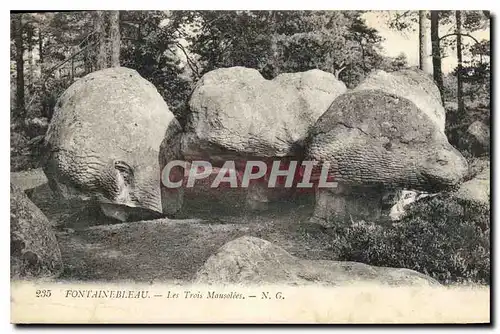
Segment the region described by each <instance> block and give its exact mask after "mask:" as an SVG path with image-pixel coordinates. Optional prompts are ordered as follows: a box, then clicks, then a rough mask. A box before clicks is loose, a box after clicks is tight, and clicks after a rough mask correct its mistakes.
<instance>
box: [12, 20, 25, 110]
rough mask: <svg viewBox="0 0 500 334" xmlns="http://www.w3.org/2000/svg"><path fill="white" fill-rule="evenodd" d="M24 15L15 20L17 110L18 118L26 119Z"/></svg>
mask: <svg viewBox="0 0 500 334" xmlns="http://www.w3.org/2000/svg"><path fill="white" fill-rule="evenodd" d="M22 20H23V14H18V15H17V16H16V17H15V18H14V44H15V47H16V108H17V110H18V116H19V117H20V118H23V117H24V113H25V105H24V59H23V54H24V47H23V30H24V29H23V21H22Z"/></svg>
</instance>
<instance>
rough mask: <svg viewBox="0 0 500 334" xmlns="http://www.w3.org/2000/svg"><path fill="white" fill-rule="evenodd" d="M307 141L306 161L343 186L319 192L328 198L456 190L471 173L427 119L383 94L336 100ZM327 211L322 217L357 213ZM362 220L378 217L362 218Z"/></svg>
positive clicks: (405, 102) (360, 92)
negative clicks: (397, 191)
mask: <svg viewBox="0 0 500 334" xmlns="http://www.w3.org/2000/svg"><path fill="white" fill-rule="evenodd" d="M309 142H310V144H309V146H308V149H307V152H306V160H314V161H318V162H319V165H322V164H324V163H328V164H329V165H330V175H331V176H332V178H333V179H334V180H335V181H337V182H338V184H339V185H340V186H341V187H339V188H338V189H335V188H333V189H319V192H326V193H327V196H342V197H345V196H346V194H349V193H354V194H355V193H363V192H365V191H369V192H372V193H377V192H378V193H379V194H380V196H382V194H383V193H384V191H386V189H415V190H422V191H427V192H437V191H440V190H445V189H450V188H453V187H456V186H457V185H458V184H459V183H460V182H461V181H462V179H463V177H464V176H465V174H466V173H467V161H466V160H465V158H464V157H463V156H462V155H461V154H460V153H459V152H458V151H457V150H456V149H455V148H454V147H453V146H451V145H450V144H449V143H448V140H447V138H446V136H445V134H444V133H443V132H442V131H440V130H439V127H438V125H437V124H436V122H435V121H433V120H432V119H431V118H430V117H429V116H428V114H426V113H424V112H422V110H421V109H420V108H418V107H417V106H416V105H415V104H414V103H412V102H411V101H410V100H408V99H406V98H403V97H400V96H397V95H394V94H389V93H387V92H385V91H383V90H357V91H352V92H348V93H345V94H343V95H342V96H340V97H338V98H337V99H335V101H334V103H332V105H331V106H330V108H329V109H328V111H327V112H325V114H323V116H321V117H320V119H319V120H318V121H317V123H316V125H315V126H314V128H313V130H312V131H311V137H310V140H309ZM318 196H320V195H319V194H318ZM356 200H357V201H358V202H359V203H357V206H363V205H365V206H367V207H369V206H371V203H369V202H371V201H372V200H371V199H370V200H369V201H363V199H362V198H357V199H356ZM362 201H363V203H361V202H362ZM342 207H346V206H345V205H343V206H342ZM326 209H327V210H326V212H324V211H325V210H322V211H323V213H322V215H324V214H327V215H328V216H329V215H339V216H350V215H352V217H356V216H357V214H358V213H359V212H356V211H353V212H348V211H346V210H340V211H338V209H340V208H335V207H332V208H331V209H329V208H326ZM318 211H321V210H318ZM360 218H364V219H374V218H377V216H376V215H375V216H369V217H366V216H363V215H362V213H361V217H360Z"/></svg>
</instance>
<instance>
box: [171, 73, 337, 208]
mask: <svg viewBox="0 0 500 334" xmlns="http://www.w3.org/2000/svg"><path fill="white" fill-rule="evenodd" d="M345 91H346V87H345V85H344V84H343V83H342V82H340V81H338V80H337V79H336V78H335V76H334V75H332V74H329V73H326V72H323V71H320V70H310V71H307V72H300V73H285V74H281V75H278V76H277V77H276V78H275V79H273V80H266V79H264V78H263V77H262V75H261V74H260V73H259V72H258V71H257V70H255V69H249V68H244V67H231V68H221V69H217V70H214V71H211V72H208V73H207V74H205V75H204V76H203V77H202V78H201V79H200V81H199V82H198V84H197V86H196V88H195V89H194V91H193V93H192V95H191V98H190V100H189V110H190V114H189V116H188V120H187V125H186V127H185V133H184V134H183V136H182V140H181V149H180V150H181V152H182V156H183V157H184V159H185V160H187V161H194V160H204V161H209V162H210V163H211V164H212V166H213V167H214V168H220V167H222V165H223V163H224V162H226V161H228V160H233V161H236V169H237V171H238V172H239V173H240V174H241V172H242V168H244V166H245V162H246V161H248V160H259V161H263V162H265V163H266V164H268V165H269V166H270V165H271V163H272V162H273V161H275V160H280V161H282V162H283V163H285V164H286V163H287V161H289V160H302V157H303V151H304V140H305V139H306V138H307V135H308V133H309V130H310V128H311V127H312V126H313V125H314V123H315V122H316V120H317V119H318V118H319V117H320V116H321V115H322V114H323V113H324V112H325V110H326V109H327V108H328V106H329V105H330V104H331V103H332V101H333V100H334V99H335V98H336V97H337V96H339V95H340V94H342V93H344V92H345ZM269 171H270V170H269V169H268V172H269ZM268 176H269V174H266V176H265V177H263V179H262V181H263V182H260V183H258V184H257V183H256V184H254V185H253V186H252V187H251V188H250V189H249V190H248V191H242V192H239V193H238V192H237V191H231V193H235V194H236V193H238V194H236V195H235V196H234V198H245V199H246V200H248V203H247V204H249V206H250V207H261V206H264V207H265V203H267V202H268V201H269V200H270V198H271V199H272V198H273V197H275V198H281V196H282V195H283V196H285V197H286V196H287V195H289V194H290V192H289V191H283V188H281V190H279V189H277V190H269V189H267V187H266V185H265V184H266V181H267V177H268ZM185 190H186V194H187V192H188V191H191V189H185ZM286 190H288V189H286ZM209 193H210V195H209V196H212V197H218V196H219V194H224V192H221V191H212V192H209ZM220 198H221V199H222V198H224V196H223V197H220Z"/></svg>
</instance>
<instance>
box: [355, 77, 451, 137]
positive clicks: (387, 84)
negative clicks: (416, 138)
mask: <svg viewBox="0 0 500 334" xmlns="http://www.w3.org/2000/svg"><path fill="white" fill-rule="evenodd" d="M370 89H376V90H382V91H384V92H386V93H390V94H394V95H397V96H401V97H404V98H406V99H408V100H410V101H411V102H413V103H414V104H415V105H416V106H417V107H418V108H419V109H420V111H421V112H423V113H424V114H426V115H427V116H428V117H429V118H430V119H431V120H432V121H433V122H435V123H436V124H437V125H438V128H439V130H440V131H442V132H444V126H445V118H446V111H445V109H444V106H443V104H442V101H441V93H440V91H439V88H438V87H437V86H436V84H435V83H434V81H433V80H432V78H431V77H430V76H429V75H428V74H427V73H425V72H423V71H420V70H410V69H408V70H400V71H396V72H391V73H388V72H385V71H382V70H375V71H372V72H371V73H370V74H369V75H368V76H367V77H366V79H365V80H363V82H361V83H360V84H359V85H358V86H357V87H356V88H355V90H356V91H361V90H370Z"/></svg>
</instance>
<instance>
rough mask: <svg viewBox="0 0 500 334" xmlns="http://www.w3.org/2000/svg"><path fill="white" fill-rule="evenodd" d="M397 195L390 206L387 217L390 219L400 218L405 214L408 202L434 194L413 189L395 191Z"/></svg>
mask: <svg viewBox="0 0 500 334" xmlns="http://www.w3.org/2000/svg"><path fill="white" fill-rule="evenodd" d="M396 195H397V197H396V198H395V203H394V205H393V206H391V209H390V211H389V218H390V219H391V220H400V219H401V218H403V217H404V215H405V214H406V209H407V208H408V207H409V205H410V204H412V203H415V202H416V201H418V200H420V199H422V198H426V197H429V196H434V194H427V193H423V192H419V191H414V190H402V191H399V192H396Z"/></svg>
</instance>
